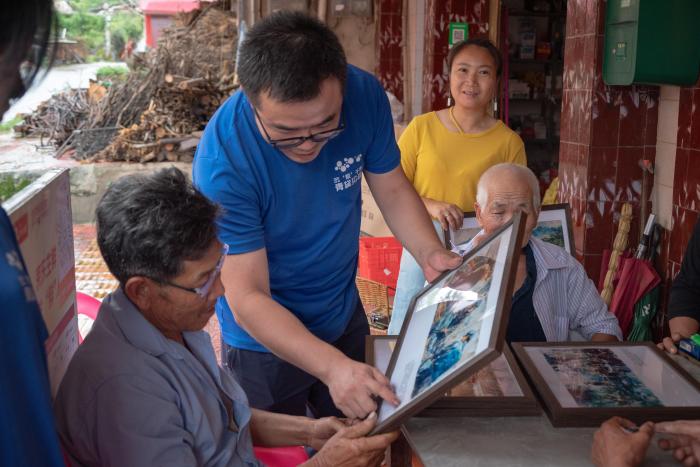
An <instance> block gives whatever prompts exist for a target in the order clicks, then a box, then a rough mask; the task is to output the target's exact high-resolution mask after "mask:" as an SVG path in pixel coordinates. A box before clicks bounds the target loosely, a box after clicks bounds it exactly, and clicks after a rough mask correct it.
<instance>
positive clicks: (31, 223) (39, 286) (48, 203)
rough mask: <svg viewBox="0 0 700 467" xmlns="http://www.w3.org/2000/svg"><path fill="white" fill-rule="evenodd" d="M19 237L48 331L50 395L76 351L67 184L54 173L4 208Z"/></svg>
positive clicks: (64, 176)
mask: <svg viewBox="0 0 700 467" xmlns="http://www.w3.org/2000/svg"><path fill="white" fill-rule="evenodd" d="M3 208H4V209H5V211H7V214H8V215H9V216H10V220H11V221H12V225H13V227H14V230H15V234H16V235H17V241H18V242H19V248H20V251H21V252H22V256H23V257H24V262H25V264H26V265H27V269H28V272H29V278H30V279H31V281H32V287H33V288H34V294H35V295H36V297H37V300H38V302H39V307H40V308H41V314H42V317H43V318H44V322H45V323H46V328H47V330H48V332H49V338H48V339H47V340H46V343H45V346H46V356H47V363H48V368H49V380H50V381H51V391H52V394H55V393H56V390H57V389H58V384H59V383H60V381H61V379H62V378H63V375H64V374H65V372H66V368H67V367H68V362H69V361H70V359H71V357H72V356H73V353H75V351H76V349H77V348H78V320H77V316H76V301H75V254H74V250H73V218H72V216H71V203H70V179H69V176H68V170H67V169H52V170H50V171H48V172H46V173H44V174H43V175H41V176H40V177H38V178H37V179H36V180H34V181H33V182H32V183H31V184H30V185H29V186H27V187H26V188H24V189H23V190H21V191H20V192H18V193H17V194H15V195H14V196H12V198H10V199H9V200H7V202H5V203H4V204H3Z"/></svg>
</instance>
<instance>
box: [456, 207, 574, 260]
mask: <svg viewBox="0 0 700 467" xmlns="http://www.w3.org/2000/svg"><path fill="white" fill-rule="evenodd" d="M571 226H572V223H571V208H570V207H569V204H568V203H561V204H548V205H546V206H542V208H541V209H540V215H539V217H538V218H537V227H535V229H534V230H533V231H532V236H533V237H537V238H539V239H541V240H543V241H545V242H548V243H552V244H554V245H557V246H560V247H562V248H564V249H565V250H566V251H567V252H568V253H569V254H570V255H573V253H572V252H573V251H574V233H573V229H572V228H571ZM480 230H481V227H479V224H478V222H477V221H476V213H475V212H465V213H464V222H463V224H462V227H461V228H460V229H458V230H454V229H452V228H449V229H448V230H443V237H444V238H445V248H447V249H448V250H454V249H460V248H459V247H460V246H464V245H466V244H467V243H469V241H470V240H471V239H472V238H474V236H476V234H478V233H479V231H480Z"/></svg>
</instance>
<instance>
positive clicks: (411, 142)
mask: <svg viewBox="0 0 700 467" xmlns="http://www.w3.org/2000/svg"><path fill="white" fill-rule="evenodd" d="M416 127H417V125H416V119H415V118H414V119H413V120H411V123H409V124H408V126H407V127H406V129H405V130H404V131H403V133H401V136H400V137H399V149H400V150H401V168H402V169H403V172H404V173H405V174H406V178H408V181H410V182H411V183H413V179H414V177H415V176H416V165H417V163H418V130H417V128H416Z"/></svg>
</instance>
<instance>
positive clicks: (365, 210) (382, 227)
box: [360, 177, 394, 237]
mask: <svg viewBox="0 0 700 467" xmlns="http://www.w3.org/2000/svg"><path fill="white" fill-rule="evenodd" d="M360 232H362V234H363V235H367V236H369V237H391V236H393V235H394V234H392V233H391V230H389V226H388V225H386V222H385V221H384V216H382V212H381V211H380V210H379V206H377V202H376V201H375V200H374V197H372V192H371V191H370V190H369V185H367V181H366V180H365V177H362V220H361V222H360Z"/></svg>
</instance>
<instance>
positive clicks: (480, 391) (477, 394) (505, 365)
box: [365, 336, 542, 417]
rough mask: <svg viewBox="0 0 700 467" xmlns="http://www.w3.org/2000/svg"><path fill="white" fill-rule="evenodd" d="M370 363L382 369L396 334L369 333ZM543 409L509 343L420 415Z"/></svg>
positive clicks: (496, 413)
mask: <svg viewBox="0 0 700 467" xmlns="http://www.w3.org/2000/svg"><path fill="white" fill-rule="evenodd" d="M366 339H367V340H366V348H365V356H366V359H367V363H368V364H370V365H372V366H375V367H376V368H378V369H379V370H380V371H381V372H382V373H385V372H386V369H387V367H388V366H389V359H390V358H391V354H392V352H393V351H394V348H395V347H396V340H397V337H396V336H367V338H366ZM540 413H542V410H541V409H540V405H539V403H538V402H537V399H536V398H535V395H534V393H533V392H532V390H531V389H530V386H529V385H528V383H527V380H526V379H525V376H524V375H523V373H522V372H521V371H520V368H519V367H518V364H517V362H516V360H515V357H514V356H513V354H512V352H511V351H510V348H508V346H504V347H503V353H502V354H501V355H499V356H498V357H497V358H496V359H495V360H494V361H492V362H491V363H489V364H488V365H487V366H486V367H484V368H482V369H481V370H479V371H478V372H477V373H475V374H473V375H471V376H469V377H467V378H466V379H465V380H464V381H462V382H461V383H458V384H457V385H456V386H453V387H452V389H450V390H449V391H447V392H446V393H445V394H444V395H443V397H441V398H440V399H438V400H437V401H435V402H434V403H433V404H432V405H431V406H430V407H428V408H426V409H424V410H423V411H422V412H420V413H419V414H417V416H424V417H513V416H528V415H539V414H540Z"/></svg>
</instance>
